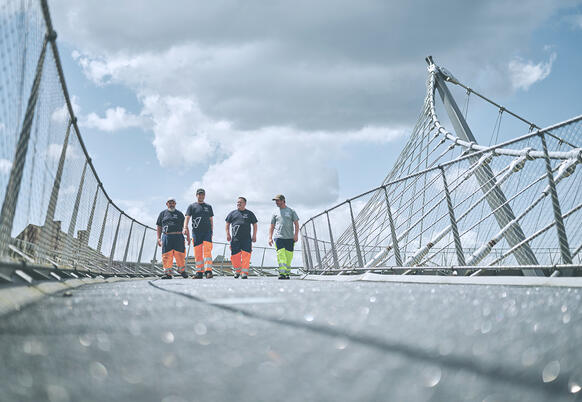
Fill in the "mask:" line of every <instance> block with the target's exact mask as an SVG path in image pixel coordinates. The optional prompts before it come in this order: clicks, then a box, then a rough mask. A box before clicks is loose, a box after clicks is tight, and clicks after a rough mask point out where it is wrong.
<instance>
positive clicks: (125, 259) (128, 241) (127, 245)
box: [123, 219, 135, 264]
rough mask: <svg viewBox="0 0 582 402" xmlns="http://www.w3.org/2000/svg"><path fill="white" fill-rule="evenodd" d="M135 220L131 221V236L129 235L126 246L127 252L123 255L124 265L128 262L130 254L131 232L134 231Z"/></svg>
mask: <svg viewBox="0 0 582 402" xmlns="http://www.w3.org/2000/svg"><path fill="white" fill-rule="evenodd" d="M134 223H135V220H133V219H132V220H131V225H129V234H128V235H127V243H126V244H125V252H124V253H123V263H124V264H125V263H126V262H127V253H128V252H129V244H130V243H131V232H132V231H133V224H134Z"/></svg>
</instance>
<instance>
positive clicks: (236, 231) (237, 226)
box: [232, 225, 240, 237]
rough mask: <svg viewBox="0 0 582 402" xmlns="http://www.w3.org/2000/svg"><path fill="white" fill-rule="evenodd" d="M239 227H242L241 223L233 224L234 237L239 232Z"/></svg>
mask: <svg viewBox="0 0 582 402" xmlns="http://www.w3.org/2000/svg"><path fill="white" fill-rule="evenodd" d="M239 227H240V225H232V237H236V234H237V233H238V228H239Z"/></svg>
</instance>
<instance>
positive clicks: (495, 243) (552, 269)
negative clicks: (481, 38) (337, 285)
mask: <svg viewBox="0 0 582 402" xmlns="http://www.w3.org/2000/svg"><path fill="white" fill-rule="evenodd" d="M427 61H428V62H429V68H428V77H427V85H426V88H427V92H426V97H425V100H424V105H423V108H422V111H421V113H420V114H419V117H418V120H417V122H416V125H415V127H414V129H413V130H412V133H411V135H410V137H409V139H408V142H407V143H406V145H405V147H404V149H403V150H402V152H401V154H400V155H399V157H398V158H397V160H396V162H395V165H394V167H393V168H392V170H391V171H390V172H389V173H388V175H387V176H386V178H385V179H384V181H383V182H382V184H381V186H379V187H377V188H375V189H372V190H370V191H368V192H365V193H363V194H360V195H358V196H356V197H353V198H351V199H348V200H346V201H344V202H342V203H340V204H338V205H336V206H334V207H332V208H330V209H328V210H326V211H324V212H322V213H320V214H319V215H316V216H314V217H312V218H311V219H310V220H308V221H307V222H305V223H304V224H303V225H302V227H301V234H302V243H303V247H302V248H303V250H304V254H305V255H304V261H305V265H306V268H307V270H308V271H309V272H312V273H319V274H342V273H362V272H381V273H403V274H410V273H431V274H443V275H448V274H462V275H470V274H471V275H478V274H485V273H487V274H492V273H496V274H507V273H511V274H517V275H536V276H545V275H576V274H577V272H578V270H579V269H580V265H581V264H582V255H581V250H580V249H581V247H582V233H581V231H580V230H579V228H580V225H581V224H582V219H581V218H582V194H581V191H582V190H580V189H581V188H582V183H581V180H582V179H581V173H580V169H577V167H578V164H580V163H581V162H582V149H581V148H580V146H581V145H582V144H580V139H581V138H582V116H578V117H575V118H573V119H570V120H568V121H566V122H563V123H560V124H556V125H554V126H551V127H548V128H546V129H540V128H539V127H538V126H537V125H535V124H533V123H531V122H529V121H527V120H525V119H523V118H522V117H520V116H518V115H516V114H515V113H513V112H511V111H508V110H507V109H505V108H503V107H501V106H499V105H497V104H496V103H494V102H492V101H490V100H489V99H488V98H486V97H484V96H482V95H480V94H478V93H477V92H475V91H473V90H471V89H470V88H468V87H467V86H464V85H463V84H461V83H459V82H458V81H457V80H456V79H455V78H454V77H453V76H452V75H451V74H450V73H449V72H447V71H446V70H444V69H442V68H439V67H438V66H436V65H435V64H434V63H433V61H432V59H431V58H428V59H427ZM447 82H448V83H452V84H456V85H458V86H459V87H461V88H463V89H465V90H466V93H467V96H469V95H471V94H476V95H477V96H478V98H479V99H481V100H484V101H485V103H486V104H488V105H492V106H494V107H495V108H497V111H498V112H497V116H496V120H495V123H494V125H493V126H494V130H493V134H492V135H493V136H492V140H493V141H492V142H493V143H496V142H497V141H496V140H497V139H498V138H499V132H500V129H501V127H502V126H507V127H511V130H515V129H516V127H517V129H518V130H521V131H520V132H518V134H523V133H524V132H525V133H526V134H525V135H522V136H520V137H516V138H514V139H511V140H508V141H505V142H501V143H499V144H497V145H493V146H483V145H479V144H478V143H477V141H476V140H475V137H474V136H473V133H472V132H471V128H470V126H469V124H468V123H467V120H466V115H467V107H465V111H464V113H463V112H462V111H461V110H460V109H459V107H458V106H457V104H456V102H455V99H454V98H453V97H452V95H451V92H450V90H449V89H448V87H447V84H446V83H447ZM438 95H440V101H439V99H438V98H439V96H438ZM467 105H468V99H467V101H466V102H465V106H467ZM441 116H443V117H442V118H441ZM508 118H509V119H512V120H513V121H512V122H511V124H510V123H508V122H507V119H508ZM516 122H517V123H518V125H517V126H516V125H515V123H516ZM447 127H451V129H448V128H447Z"/></svg>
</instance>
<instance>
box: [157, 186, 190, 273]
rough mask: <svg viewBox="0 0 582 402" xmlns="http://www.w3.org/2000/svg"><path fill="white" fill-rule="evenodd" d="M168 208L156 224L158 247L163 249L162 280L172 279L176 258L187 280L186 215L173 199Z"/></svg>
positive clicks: (179, 268)
mask: <svg viewBox="0 0 582 402" xmlns="http://www.w3.org/2000/svg"><path fill="white" fill-rule="evenodd" d="M166 206H167V207H168V209H164V210H163V211H162V212H160V215H159V216H158V220H157V222H156V225H157V233H158V246H160V247H162V264H163V266H164V276H162V279H172V265H173V264H174V258H175V259H176V265H177V266H178V272H180V274H181V275H182V276H183V277H184V278H187V277H188V273H187V272H186V259H185V258H186V255H185V253H184V249H185V247H184V236H183V235H182V232H181V229H182V226H183V225H184V214H183V213H182V212H180V211H178V210H177V209H176V200H175V199H174V198H173V197H170V198H168V201H166Z"/></svg>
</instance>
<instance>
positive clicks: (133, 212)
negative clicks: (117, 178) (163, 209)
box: [116, 200, 157, 229]
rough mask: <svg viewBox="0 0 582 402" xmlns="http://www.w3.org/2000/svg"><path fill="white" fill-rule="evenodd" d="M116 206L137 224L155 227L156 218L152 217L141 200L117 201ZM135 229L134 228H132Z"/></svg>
mask: <svg viewBox="0 0 582 402" xmlns="http://www.w3.org/2000/svg"><path fill="white" fill-rule="evenodd" d="M116 204H117V206H118V207H119V208H121V209H122V210H123V212H125V213H126V214H127V215H129V216H131V217H132V218H133V219H135V220H137V221H138V222H141V223H143V224H144V225H148V226H155V222H156V218H157V216H156V217H154V216H153V215H152V214H151V213H150V211H149V210H148V208H147V207H146V203H145V202H144V201H142V200H119V201H117V202H116ZM134 229H135V228H134Z"/></svg>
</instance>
